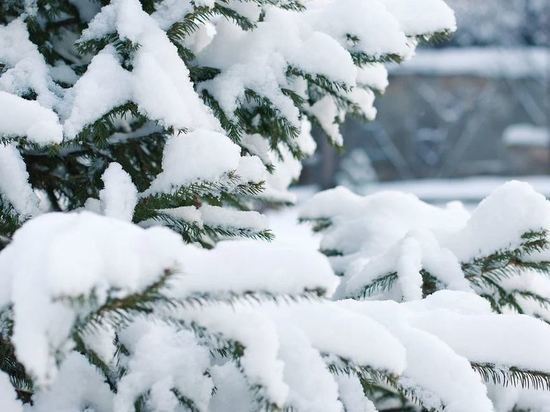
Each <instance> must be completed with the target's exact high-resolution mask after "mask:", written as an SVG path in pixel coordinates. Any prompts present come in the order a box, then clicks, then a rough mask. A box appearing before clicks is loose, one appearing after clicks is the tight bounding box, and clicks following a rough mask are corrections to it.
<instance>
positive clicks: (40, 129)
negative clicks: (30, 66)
mask: <svg viewBox="0 0 550 412" xmlns="http://www.w3.org/2000/svg"><path fill="white" fill-rule="evenodd" d="M0 133H1V134H2V135H5V136H26V137H27V139H28V140H29V141H31V142H32V143H36V144H39V145H46V144H56V143H61V141H62V140H63V129H62V127H61V124H60V123H59V119H58V117H57V115H56V114H55V113H54V112H53V111H52V110H50V109H48V108H47V107H44V106H42V105H41V104H40V103H38V102H37V101H34V100H25V99H23V98H22V97H19V96H16V95H14V94H11V93H6V92H4V91H1V90H0Z"/></svg>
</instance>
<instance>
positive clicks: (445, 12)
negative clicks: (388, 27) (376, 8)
mask: <svg viewBox="0 0 550 412" xmlns="http://www.w3.org/2000/svg"><path fill="white" fill-rule="evenodd" d="M381 2H382V3H383V4H384V5H385V6H386V7H387V9H388V10H389V12H390V13H391V14H393V16H394V17H395V18H396V19H397V20H398V21H399V25H400V26H401V29H402V30H403V31H404V32H405V33H406V34H407V35H408V36H418V35H422V34H424V33H439V32H444V31H455V30H456V20H455V15H454V12H453V10H452V9H451V8H450V7H449V6H447V4H445V3H444V2H443V1H441V0H415V1H414V2H412V1H410V0H381Z"/></svg>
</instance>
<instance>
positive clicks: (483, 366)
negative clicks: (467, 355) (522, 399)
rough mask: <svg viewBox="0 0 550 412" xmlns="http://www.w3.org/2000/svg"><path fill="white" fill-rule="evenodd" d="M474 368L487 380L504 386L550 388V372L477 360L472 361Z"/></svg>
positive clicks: (536, 388)
mask: <svg viewBox="0 0 550 412" xmlns="http://www.w3.org/2000/svg"><path fill="white" fill-rule="evenodd" d="M472 368H473V369H474V370H475V371H476V372H477V373H479V374H480V375H481V377H482V378H483V380H484V381H485V382H490V383H494V384H497V385H501V386H504V387H508V386H513V387H521V388H524V389H535V390H546V391H548V390H550V374H548V373H546V372H541V371H535V370H525V369H521V368H517V367H513V366H512V367H504V366H498V365H495V364H492V363H476V362H474V363H472Z"/></svg>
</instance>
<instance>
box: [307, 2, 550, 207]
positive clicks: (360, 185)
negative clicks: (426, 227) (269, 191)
mask: <svg viewBox="0 0 550 412" xmlns="http://www.w3.org/2000/svg"><path fill="white" fill-rule="evenodd" d="M447 3H449V5H450V6H451V7H452V8H453V9H454V10H455V12H456V16H457V22H458V31H457V32H456V34H455V35H454V36H453V37H452V38H451V39H450V40H449V41H448V42H446V43H444V44H437V45H426V46H424V47H422V48H421V49H419V50H418V52H417V55H416V56H415V57H414V58H413V59H412V60H411V61H409V62H406V63H405V64H403V65H401V66H390V68H389V71H390V85H389V87H388V89H387V90H386V92H385V94H384V95H383V96H379V97H378V98H377V102H376V107H377V109H378V117H377V119H376V121H374V122H371V123H362V122H360V121H357V120H354V119H349V120H347V122H346V123H345V125H344V126H343V134H344V141H345V152H343V153H338V152H337V151H336V150H335V149H334V148H332V147H331V146H330V145H329V144H328V143H327V142H326V140H325V139H324V138H323V137H322V136H320V135H319V136H317V141H318V144H319V150H318V153H317V155H316V157H314V158H312V159H310V160H309V161H308V162H307V164H306V167H305V170H304V173H303V176H302V180H301V183H302V184H305V185H316V186H318V187H320V188H329V187H333V186H335V185H338V184H340V185H345V186H348V187H349V188H351V189H353V190H355V191H356V192H359V193H363V194H364V193H369V192H372V191H375V190H380V189H381V188H394V189H398V190H405V191H408V192H413V193H416V194H417V195H419V197H421V198H423V199H424V200H428V201H434V202H439V201H447V200H450V199H460V200H465V201H469V200H471V201H472V202H476V201H478V200H479V199H481V198H483V197H484V196H485V195H486V194H487V193H488V192H490V191H491V190H492V189H493V188H494V187H496V186H497V185H498V184H500V183H502V182H503V181H506V180H509V179H510V178H512V177H517V178H520V179H521V180H526V181H529V182H531V183H532V184H533V185H534V186H535V188H536V189H537V190H539V191H541V192H543V193H545V194H546V195H550V48H549V47H550V0H483V1H479V0H447Z"/></svg>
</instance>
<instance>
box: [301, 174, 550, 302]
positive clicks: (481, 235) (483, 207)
mask: <svg viewBox="0 0 550 412" xmlns="http://www.w3.org/2000/svg"><path fill="white" fill-rule="evenodd" d="M301 217H302V218H304V219H309V220H323V219H326V220H328V221H330V222H331V225H330V226H329V227H328V228H327V229H326V230H324V232H323V234H324V236H323V238H322V241H321V249H323V250H327V251H338V252H340V254H341V255H337V256H333V257H331V258H330V260H331V264H332V266H333V268H334V269H335V270H336V271H337V272H340V273H343V274H344V277H343V279H342V283H341V285H340V287H339V291H338V292H337V295H338V296H356V295H357V294H361V293H362V292H361V290H362V288H363V287H364V286H367V285H371V284H373V282H376V280H377V279H379V278H380V277H381V276H384V275H388V274H391V273H395V274H396V275H397V284H398V285H399V291H398V295H397V296H393V295H392V297H395V298H396V299H397V300H400V299H402V298H403V299H405V300H414V299H420V298H421V297H422V293H423V292H422V270H426V271H427V272H428V273H430V274H432V275H435V276H436V277H437V279H438V280H439V281H442V282H443V283H444V285H445V287H446V288H450V289H453V290H464V291H468V290H470V286H469V282H468V281H466V279H465V275H464V273H463V270H462V268H461V264H462V263H468V262H471V261H473V260H474V259H476V258H478V257H484V256H489V255H491V254H492V253H495V252H498V251H501V250H514V249H516V248H518V247H520V246H521V244H523V243H524V242H525V239H524V238H523V235H525V234H526V233H528V232H537V231H541V230H550V202H549V201H548V200H546V199H545V197H544V196H543V195H541V194H538V193H537V192H535V191H534V190H533V188H532V187H531V186H530V185H528V184H527V183H520V182H515V181H513V182H509V183H507V184H505V185H503V186H501V187H500V188H498V189H496V190H495V191H494V192H493V193H492V194H491V195H490V196H489V197H487V198H486V199H485V200H484V201H482V202H481V203H480V204H479V206H478V207H477V208H476V209H475V210H474V211H473V212H472V213H471V215H470V214H469V213H468V212H467V211H466V210H465V209H464V208H463V207H462V206H461V205H460V204H458V203H450V204H448V205H447V206H445V207H436V206H432V205H429V204H427V203H424V202H422V201H420V200H419V199H418V198H416V197H415V196H414V195H409V194H403V193H399V192H380V193H376V194H373V195H369V196H365V197H361V196H357V195H354V194H353V193H351V192H349V191H348V190H347V189H344V188H336V189H333V190H329V191H326V192H322V193H320V194H318V195H316V196H314V197H313V198H312V199H311V200H310V201H309V202H307V203H306V204H305V206H304V208H303V210H302V213H301ZM547 254H548V252H546V251H544V252H540V253H538V254H537V255H533V256H536V257H537V258H539V259H540V260H545V259H547V258H546V255H547ZM531 258H533V257H526V259H531ZM510 282H512V280H510ZM510 286H513V285H512V284H510Z"/></svg>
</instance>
